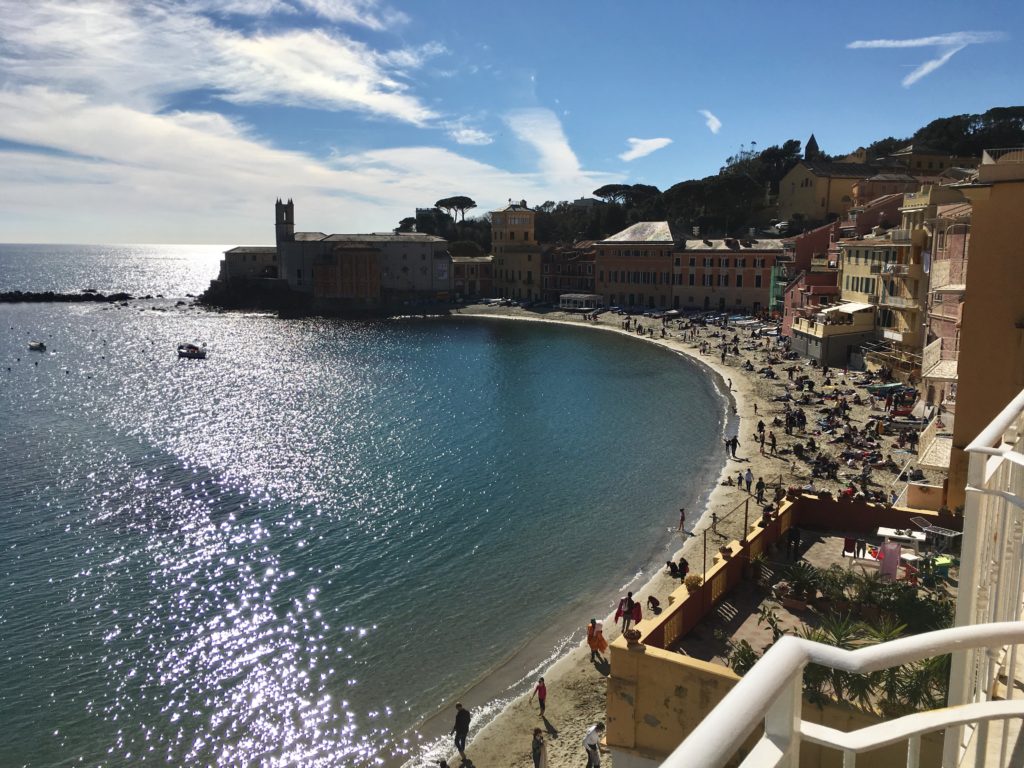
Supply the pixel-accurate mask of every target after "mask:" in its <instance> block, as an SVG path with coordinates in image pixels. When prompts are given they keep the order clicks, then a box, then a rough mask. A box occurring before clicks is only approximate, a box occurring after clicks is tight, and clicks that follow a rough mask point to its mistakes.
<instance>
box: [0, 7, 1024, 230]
mask: <svg viewBox="0 0 1024 768" xmlns="http://www.w3.org/2000/svg"><path fill="white" fill-rule="evenodd" d="M1022 21H1024V4H1018V3H1007V2H989V1H987V0H977V1H975V2H971V3H964V2H945V1H944V0H938V1H936V2H930V3H927V4H925V5H922V4H920V3H917V4H909V3H908V4H893V3H888V2H886V3H881V2H878V3H874V2H865V3H861V4H839V3H830V2H820V0H819V1H818V2H813V3H801V2H784V3H763V2H722V1H721V0H713V1H710V2H683V1H682V0H678V1H674V2H673V1H670V0H634V2H625V1H620V2H611V1H610V0H588V1H587V2H582V1H580V2H568V1H563V2H551V1H550V0H548V1H547V2H530V1H525V2H515V3H481V2H477V3H469V2H461V1H460V2H457V1H456V0H431V1H430V2H425V1H424V2H392V3H387V2H384V1H383V0H380V1H378V0H180V1H178V2H172V1H171V0H148V1H147V2H130V1H128V0H78V1H77V2H70V1H68V0H33V2H30V3H25V2H23V1H21V0H19V1H15V0H0V73H2V83H3V84H2V88H0V115H2V119H0V183H2V189H3V192H2V193H0V194H2V196H3V200H2V201H3V206H2V207H0V227H2V233H3V234H2V236H0V240H3V241H6V242H220V243H236V242H237V243H247V244H251V243H266V242H270V240H271V238H272V236H273V202H274V199H275V198H276V197H278V196H281V197H292V198H294V199H295V202H296V219H297V222H298V226H299V228H300V229H309V230H322V231H333V232H345V231H349V232H353V231H354V232H360V231H374V230H383V229H389V228H391V227H394V226H395V225H396V224H397V222H398V220H399V219H401V218H402V217H404V216H407V215H411V214H412V213H413V210H414V209H415V208H416V207H417V206H428V205H431V204H433V202H434V201H435V200H437V199H439V198H441V197H447V196H450V195H455V194H465V195H469V196H470V197H472V198H474V199H475V200H476V201H477V202H478V203H479V204H480V209H481V210H487V209H490V208H493V207H495V206H497V205H498V204H501V203H503V202H504V201H505V200H507V199H508V198H514V199H522V198H525V199H526V200H527V201H528V202H530V203H531V204H534V203H541V202H543V201H545V200H563V199H573V198H575V197H580V196H584V195H589V194H590V192H591V191H592V190H593V189H595V188H596V187H598V186H600V185H602V184H605V183H609V182H624V183H638V182H639V183H646V184H655V185H657V186H659V187H660V188H662V189H664V188H666V187H668V186H671V185H672V184H674V183H676V182H678V181H682V180H684V179H688V178H695V177H696V178H699V177H701V176H705V175H708V174H711V173H714V172H716V171H717V169H718V168H719V167H720V166H721V165H722V161H723V160H724V159H725V158H726V157H727V156H729V155H731V154H734V153H735V152H736V151H738V150H739V149H740V148H741V147H748V148H749V147H751V146H752V145H753V144H754V143H755V142H756V146H758V147H766V146H769V145H771V144H777V143H781V142H782V141H785V140H786V139H789V138H797V139H800V140H801V141H803V140H806V138H807V136H808V135H809V134H810V133H811V132H814V134H815V135H816V136H817V139H818V142H819V144H820V146H821V148H822V149H823V150H824V151H826V152H831V153H840V152H845V151H848V150H853V149H855V148H856V147H857V146H858V145H861V144H865V143H867V142H870V141H872V140H874V139H878V138H882V137H885V136H889V135H896V136H903V135H909V134H910V133H912V132H913V131H914V130H915V129H917V128H918V127H920V126H922V125H924V124H926V123H927V122H929V121H930V120H932V119H934V118H936V117H941V116H947V115H953V114H960V113H965V112H982V111H984V110H986V109H988V108H990V107H993V106H1008V105H1016V104H1022V103H1024V93H1022V88H1021V82H1022V81H1021V73H1022V72H1024V48H1022V47H1021V44H1020V41H1021V38H1022V36H1024V34H1022Z"/></svg>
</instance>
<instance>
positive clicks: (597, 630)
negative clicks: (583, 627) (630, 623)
mask: <svg viewBox="0 0 1024 768" xmlns="http://www.w3.org/2000/svg"><path fill="white" fill-rule="evenodd" d="M587 645H589V646H590V660H591V661H604V658H603V657H602V654H603V653H604V652H605V651H607V650H608V641H607V640H605V639H604V625H603V624H602V623H601V622H600V621H598V620H597V619H591V620H590V623H589V624H588V625H587Z"/></svg>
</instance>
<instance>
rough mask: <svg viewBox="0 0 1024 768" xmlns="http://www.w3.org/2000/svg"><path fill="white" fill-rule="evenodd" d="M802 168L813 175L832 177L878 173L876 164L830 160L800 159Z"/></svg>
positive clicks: (850, 176) (869, 175) (857, 176)
mask: <svg viewBox="0 0 1024 768" xmlns="http://www.w3.org/2000/svg"><path fill="white" fill-rule="evenodd" d="M800 165H802V166H803V167H804V168H806V169H807V170H809V171H810V172H811V173H813V174H814V175H815V176H828V177H831V178H833V179H836V178H838V179H867V178H870V177H872V176H874V175H875V174H876V173H878V170H879V169H878V166H875V165H868V164H867V163H834V162H832V161H830V160H802V161H801V162H800Z"/></svg>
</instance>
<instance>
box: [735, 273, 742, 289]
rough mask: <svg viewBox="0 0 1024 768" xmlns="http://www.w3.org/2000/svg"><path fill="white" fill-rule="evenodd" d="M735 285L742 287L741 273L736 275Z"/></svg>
mask: <svg viewBox="0 0 1024 768" xmlns="http://www.w3.org/2000/svg"><path fill="white" fill-rule="evenodd" d="M736 287H737V288H742V287H743V275H736Z"/></svg>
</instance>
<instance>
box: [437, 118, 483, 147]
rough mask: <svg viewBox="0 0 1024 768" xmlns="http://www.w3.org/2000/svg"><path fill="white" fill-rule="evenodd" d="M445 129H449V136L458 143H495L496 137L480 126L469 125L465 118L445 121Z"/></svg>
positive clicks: (478, 144) (474, 144) (476, 144)
mask: <svg viewBox="0 0 1024 768" xmlns="http://www.w3.org/2000/svg"><path fill="white" fill-rule="evenodd" d="M444 127H445V130H447V131H448V136H449V137H450V138H451V139H452V140H453V141H454V142H455V143H456V144H469V145H472V146H478V147H481V146H484V145H487V144H492V143H494V137H493V136H492V135H491V134H489V133H487V131H482V130H480V129H479V128H474V127H473V126H471V125H467V124H466V121H465V120H455V121H453V122H449V123H445V125H444Z"/></svg>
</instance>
